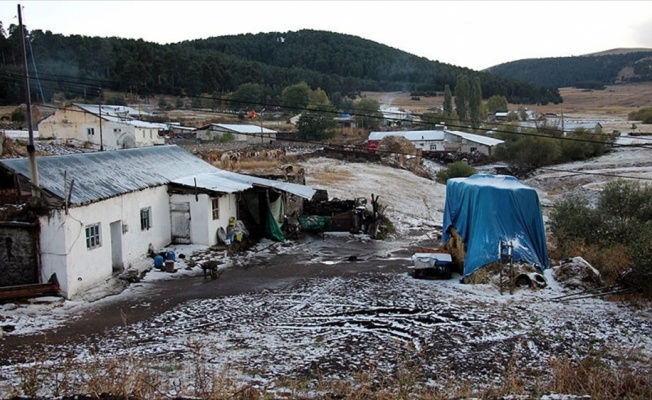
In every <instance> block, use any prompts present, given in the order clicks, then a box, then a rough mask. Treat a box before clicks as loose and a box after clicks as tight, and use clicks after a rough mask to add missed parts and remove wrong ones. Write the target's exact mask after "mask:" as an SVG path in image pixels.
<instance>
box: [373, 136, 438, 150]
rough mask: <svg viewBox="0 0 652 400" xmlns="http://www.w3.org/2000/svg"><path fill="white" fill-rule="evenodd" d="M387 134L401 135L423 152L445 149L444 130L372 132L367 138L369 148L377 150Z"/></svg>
mask: <svg viewBox="0 0 652 400" xmlns="http://www.w3.org/2000/svg"><path fill="white" fill-rule="evenodd" d="M387 136H401V137H404V138H406V139H408V140H409V141H410V142H412V143H413V144H414V147H415V148H416V149H418V150H422V151H423V152H425V153H427V152H431V151H444V137H445V135H444V131H443V130H432V131H390V132H371V133H369V138H368V140H367V149H368V150H369V151H371V152H375V151H376V149H377V148H378V145H379V144H380V142H381V141H382V140H383V138H385V137H387Z"/></svg>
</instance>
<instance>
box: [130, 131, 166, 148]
mask: <svg viewBox="0 0 652 400" xmlns="http://www.w3.org/2000/svg"><path fill="white" fill-rule="evenodd" d="M135 136H136V146H138V147H144V146H154V145H160V144H165V137H163V136H159V135H158V129H157V128H144V127H136V128H135Z"/></svg>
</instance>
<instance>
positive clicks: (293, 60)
mask: <svg viewBox="0 0 652 400" xmlns="http://www.w3.org/2000/svg"><path fill="white" fill-rule="evenodd" d="M7 31H8V34H6V35H5V34H2V32H3V31H2V30H1V29H0V63H1V64H0V74H1V75H2V76H5V79H2V80H0V102H3V103H5V104H15V103H17V102H21V101H22V99H23V98H24V96H23V89H22V88H21V84H20V79H21V76H22V70H21V68H22V58H21V51H20V35H19V31H18V28H17V27H16V26H15V25H12V26H11V27H10V28H9V29H8V30H7ZM28 37H29V46H28V53H30V57H29V58H30V62H29V63H28V64H29V65H30V68H31V69H33V71H31V73H30V75H31V76H32V78H34V77H36V76H38V77H39V84H38V85H32V86H31V88H32V91H33V95H34V96H37V97H44V98H45V99H46V101H47V100H50V99H51V98H52V96H53V94H54V93H56V92H60V93H64V94H65V95H66V97H68V98H74V97H79V96H85V97H89V96H92V94H93V93H98V92H99V91H100V90H101V89H112V90H118V91H130V92H135V93H140V94H151V95H156V94H159V93H163V94H172V95H182V94H185V95H188V96H198V95H202V94H210V95H219V96H220V97H224V96H225V95H227V94H228V93H231V92H233V91H235V90H236V89H238V87H239V86H241V85H243V84H247V83H256V84H258V85H260V86H262V87H263V88H264V90H265V98H266V99H267V100H266V101H270V102H273V101H274V99H278V98H279V95H280V93H281V91H282V89H283V88H285V87H287V86H290V85H294V84H297V83H299V82H301V81H304V82H306V83H308V85H309V86H311V87H312V88H313V89H316V88H321V89H323V90H325V91H326V93H327V94H329V95H333V94H335V93H339V94H340V95H355V94H358V93H360V92H361V91H397V90H405V91H411V92H434V91H437V92H443V91H444V86H445V85H446V84H448V85H450V88H451V90H453V91H454V89H455V82H456V78H457V76H458V75H460V74H465V75H467V77H469V78H472V77H474V76H478V77H480V80H481V88H482V95H483V97H484V98H488V97H490V96H492V95H503V96H505V97H507V98H508V99H509V101H510V102H512V103H524V104H534V103H542V104H546V103H548V102H553V103H559V102H561V101H562V99H561V97H560V95H559V91H558V90H557V89H556V88H546V87H543V86H540V85H534V84H531V83H524V82H519V81H515V80H513V79H509V78H503V77H500V76H495V75H492V74H489V73H486V72H479V71H473V70H470V69H467V68H461V67H457V66H453V65H450V64H444V63H441V62H438V61H430V60H427V59H425V58H422V57H417V56H414V55H411V54H408V53H406V52H403V51H400V50H397V49H394V48H391V47H389V46H385V45H382V44H378V43H375V42H372V41H369V40H365V39H362V38H359V37H355V36H350V35H344V34H339V33H332V32H324V31H313V30H302V31H297V32H286V33H261V34H255V35H254V34H245V35H235V36H223V37H214V38H208V39H202V40H193V41H185V42H180V43H175V44H168V45H160V44H156V43H149V42H145V41H143V40H133V39H120V38H115V37H111V38H100V37H87V36H79V35H71V36H64V35H60V34H56V33H52V32H49V31H47V32H43V31H40V30H33V31H30V32H29V35H28ZM37 97H34V98H37Z"/></svg>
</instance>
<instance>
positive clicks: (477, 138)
mask: <svg viewBox="0 0 652 400" xmlns="http://www.w3.org/2000/svg"><path fill="white" fill-rule="evenodd" d="M446 133H450V134H451V135H455V136H458V137H461V138H463V139H466V140H469V141H471V142H474V143H479V144H483V145H485V146H497V145H499V144H501V143H503V142H504V141H503V140H500V139H494V138H490V137H487V136H482V135H476V134H473V133H466V132H459V131H446Z"/></svg>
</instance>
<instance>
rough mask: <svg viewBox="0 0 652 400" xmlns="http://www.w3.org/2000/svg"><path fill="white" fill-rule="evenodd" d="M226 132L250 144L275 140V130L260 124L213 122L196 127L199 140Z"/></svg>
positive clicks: (267, 142)
mask: <svg viewBox="0 0 652 400" xmlns="http://www.w3.org/2000/svg"><path fill="white" fill-rule="evenodd" d="M226 134H231V135H233V139H234V140H235V141H236V142H246V143H250V144H269V143H272V142H274V141H275V140H276V131H274V130H272V129H267V128H264V127H262V126H261V125H248V124H215V123H213V124H208V125H205V126H202V127H200V128H197V139H199V140H215V139H216V138H220V137H222V136H224V135H226Z"/></svg>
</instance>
